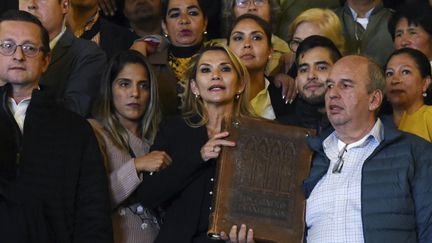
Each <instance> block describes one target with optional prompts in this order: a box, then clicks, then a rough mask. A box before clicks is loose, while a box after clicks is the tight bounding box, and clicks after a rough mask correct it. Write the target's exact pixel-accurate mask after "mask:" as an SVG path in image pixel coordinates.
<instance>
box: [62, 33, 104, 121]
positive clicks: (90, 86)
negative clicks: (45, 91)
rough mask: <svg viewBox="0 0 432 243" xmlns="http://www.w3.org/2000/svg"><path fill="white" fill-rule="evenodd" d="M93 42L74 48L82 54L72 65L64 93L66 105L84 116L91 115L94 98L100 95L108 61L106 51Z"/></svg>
mask: <svg viewBox="0 0 432 243" xmlns="http://www.w3.org/2000/svg"><path fill="white" fill-rule="evenodd" d="M78 41H83V40H78ZM91 44H92V45H79V46H80V47H81V48H84V49H82V50H76V49H75V50H73V51H74V52H80V53H82V54H80V55H79V57H78V59H77V60H76V63H75V65H73V66H72V67H73V70H71V72H70V76H69V78H68V83H67V86H66V87H65V93H64V106H65V107H66V108H68V109H69V110H71V111H74V112H76V113H78V114H80V115H81V116H83V117H87V116H88V115H89V113H90V110H91V106H92V103H93V99H94V97H96V96H97V95H98V91H99V88H100V82H101V79H102V73H103V71H104V69H105V67H106V62H107V60H106V56H105V53H104V52H103V51H102V50H101V49H100V48H99V47H97V46H96V44H94V43H91ZM72 67H71V68H72Z"/></svg>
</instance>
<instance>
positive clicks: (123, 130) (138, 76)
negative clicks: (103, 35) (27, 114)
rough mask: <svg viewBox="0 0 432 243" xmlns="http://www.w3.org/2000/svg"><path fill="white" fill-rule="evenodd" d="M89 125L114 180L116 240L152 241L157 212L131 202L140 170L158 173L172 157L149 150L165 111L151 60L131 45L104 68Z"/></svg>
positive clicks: (157, 226)
mask: <svg viewBox="0 0 432 243" xmlns="http://www.w3.org/2000/svg"><path fill="white" fill-rule="evenodd" d="M94 117H95V120H94V119H91V120H90V124H91V125H92V126H93V129H94V130H95V132H96V135H97V137H98V140H99V145H100V148H101V151H102V152H103V154H104V155H105V160H106V161H105V164H106V169H107V172H108V176H109V181H110V191H111V201H112V207H113V209H114V210H113V211H112V212H113V213H112V220H113V228H114V242H118V243H121V242H122V243H133V242H143V243H152V242H153V241H154V239H155V238H156V236H157V233H158V231H159V224H158V218H157V215H156V214H155V213H154V212H152V211H151V210H150V209H147V208H144V207H143V206H142V205H141V204H137V203H132V202H131V198H133V193H134V191H135V189H136V188H137V187H138V185H139V184H140V183H145V182H143V181H142V172H155V171H158V170H160V169H162V168H164V167H165V166H167V165H168V164H169V163H170V162H171V159H170V157H169V156H168V155H167V154H166V153H165V152H160V151H153V152H149V149H150V145H151V144H152V143H153V140H154V137H155V136H156V132H157V129H158V126H159V122H160V119H161V114H160V110H159V97H158V92H157V81H156V79H155V76H154V74H153V72H152V70H151V65H150V64H149V63H148V62H147V61H146V60H145V57H144V56H142V55H141V54H140V53H138V52H136V51H132V50H130V51H129V50H128V51H123V52H119V53H117V54H115V55H114V56H113V57H112V59H111V60H110V63H109V65H108V68H107V70H106V71H105V74H104V77H103V81H102V84H101V92H100V96H99V101H98V102H97V103H96V106H95V110H94Z"/></svg>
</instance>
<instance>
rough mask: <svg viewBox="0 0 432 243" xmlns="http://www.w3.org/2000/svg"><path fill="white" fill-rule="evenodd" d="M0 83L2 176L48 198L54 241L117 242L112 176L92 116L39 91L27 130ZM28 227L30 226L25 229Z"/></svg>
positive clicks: (32, 196)
mask: <svg viewBox="0 0 432 243" xmlns="http://www.w3.org/2000/svg"><path fill="white" fill-rule="evenodd" d="M9 88H10V85H5V86H3V87H1V88H0V100H1V103H0V104H1V106H0V144H1V146H0V172H1V173H0V177H1V178H2V179H4V180H6V181H8V182H10V183H11V184H12V186H11V189H10V190H11V191H13V192H15V194H17V195H19V196H21V197H24V198H27V199H28V200H29V201H31V200H35V201H39V202H41V203H42V206H43V211H44V216H45V219H46V222H47V224H48V225H47V228H48V230H49V232H50V234H51V236H52V239H54V242H61V243H69V242H76V243H84V242H89V243H93V242H101V243H109V242H112V226H111V217H110V209H111V207H110V201H109V194H108V180H107V176H106V173H105V169H104V166H103V161H102V156H101V154H100V151H99V146H98V144H97V141H96V138H95V136H94V134H93V130H92V128H91V127H90V125H89V124H88V123H87V122H86V120H85V119H84V118H82V117H80V116H78V115H77V114H74V113H73V112H70V111H68V110H66V109H64V108H63V107H60V106H57V105H56V104H55V103H54V102H53V101H52V98H51V97H50V96H48V95H47V94H46V92H44V91H43V90H44V87H41V90H40V91H34V92H33V94H32V98H31V101H30V105H29V106H28V108H27V112H26V117H25V121H24V132H23V133H21V132H20V130H19V128H18V125H17V124H16V122H15V119H14V118H13V116H12V114H11V112H10V110H9V108H8V105H7V91H8V89H9ZM23 230H24V229H23Z"/></svg>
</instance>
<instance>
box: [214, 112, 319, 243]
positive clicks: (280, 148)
mask: <svg viewBox="0 0 432 243" xmlns="http://www.w3.org/2000/svg"><path fill="white" fill-rule="evenodd" d="M227 129H228V131H229V132H230V136H229V137H228V139H229V140H232V141H235V142H236V146H235V147H233V148H229V147H225V148H223V150H222V152H221V155H220V156H219V160H218V165H217V171H216V183H215V190H214V192H215V195H214V198H213V205H212V212H211V214H210V224H209V231H208V233H209V235H210V236H212V237H215V238H217V237H218V234H219V233H220V232H221V231H225V232H227V233H228V232H229V230H230V228H231V226H232V225H233V224H236V225H238V226H239V225H240V224H242V223H245V224H247V225H248V227H251V228H253V229H254V235H255V239H258V240H262V241H265V242H278V243H284V242H295V243H297V242H303V236H304V210H305V199H304V194H303V190H302V183H303V180H304V179H305V178H306V177H307V176H308V174H309V169H310V163H311V160H312V151H311V150H310V149H309V148H308V146H307V142H306V138H307V136H309V135H314V134H315V131H314V130H312V129H305V128H300V127H294V126H287V125H281V124H278V123H275V122H271V121H264V120H259V119H251V118H241V119H239V120H238V121H237V122H233V124H229V126H228V127H227Z"/></svg>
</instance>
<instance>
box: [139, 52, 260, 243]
mask: <svg viewBox="0 0 432 243" xmlns="http://www.w3.org/2000/svg"><path fill="white" fill-rule="evenodd" d="M188 77H189V78H188V79H187V80H188V83H187V86H186V87H187V89H186V93H185V100H184V102H185V103H184V106H183V110H182V116H181V117H179V116H177V117H171V118H167V119H166V120H165V121H163V122H162V123H161V126H160V129H159V132H158V134H157V136H156V139H155V143H154V144H153V146H152V150H159V151H165V152H166V153H167V154H169V155H170V156H171V158H172V163H171V164H170V166H168V167H167V168H165V169H164V170H161V171H159V172H157V173H153V174H150V173H144V178H143V183H141V184H140V186H139V187H138V188H137V190H136V195H137V200H138V201H139V202H140V203H142V205H144V206H146V207H149V208H155V207H158V206H161V205H164V206H165V210H166V213H165V216H164V217H163V222H164V223H163V224H162V226H161V229H160V231H159V235H158V236H157V238H156V240H155V243H161V242H164V243H165V242H177V243H190V242H200V243H205V242H208V243H210V242H225V241H215V240H213V239H210V238H209V237H208V236H207V230H208V226H209V215H210V212H211V209H210V206H211V202H212V195H213V186H214V179H213V178H214V176H215V169H216V158H217V157H218V156H219V154H220V151H221V149H222V147H223V146H228V147H232V146H235V143H234V142H232V141H229V140H227V139H226V137H227V136H228V132H226V131H223V130H222V122H231V121H234V120H235V119H236V117H237V116H250V115H251V109H250V106H249V97H248V95H249V75H248V72H247V69H246V68H245V67H244V66H243V65H242V64H241V62H240V60H239V59H238V58H237V57H236V56H235V55H234V54H233V53H232V52H231V51H230V50H228V49H227V48H225V47H219V46H213V47H208V48H206V49H204V50H202V51H201V52H200V53H199V54H198V55H196V56H195V58H194V59H193V61H192V63H191V69H190V71H189V75H188ZM185 141H187V142H185ZM237 230H239V231H238V232H237ZM237 233H238V237H237ZM233 235H234V236H233ZM222 236H223V239H228V236H230V237H229V238H230V239H231V241H232V242H237V240H238V239H242V240H241V241H240V242H246V237H247V242H253V231H252V230H247V227H246V226H244V225H243V226H238V228H237V227H233V228H232V230H231V232H230V234H228V235H227V234H225V233H224V234H222Z"/></svg>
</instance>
